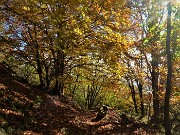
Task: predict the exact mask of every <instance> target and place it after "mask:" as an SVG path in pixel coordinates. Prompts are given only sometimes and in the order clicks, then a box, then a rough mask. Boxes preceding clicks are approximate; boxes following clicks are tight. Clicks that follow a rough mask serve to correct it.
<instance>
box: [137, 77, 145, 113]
mask: <svg viewBox="0 0 180 135" xmlns="http://www.w3.org/2000/svg"><path fill="white" fill-rule="evenodd" d="M136 82H137V86H138V90H139V97H140V103H141V106H140V108H141V115H142V116H144V103H143V95H142V94H143V92H142V84H141V83H140V82H139V81H138V80H136Z"/></svg>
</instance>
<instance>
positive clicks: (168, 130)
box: [164, 2, 172, 135]
mask: <svg viewBox="0 0 180 135" xmlns="http://www.w3.org/2000/svg"><path fill="white" fill-rule="evenodd" d="M167 8H168V16H167V37H166V54H167V68H168V73H167V83H166V93H165V103H164V127H165V134H166V135H171V124H170V118H169V100H170V94H171V89H172V80H171V79H172V56H171V49H170V43H171V38H170V36H171V12H172V7H171V2H170V3H169V4H168V7H167Z"/></svg>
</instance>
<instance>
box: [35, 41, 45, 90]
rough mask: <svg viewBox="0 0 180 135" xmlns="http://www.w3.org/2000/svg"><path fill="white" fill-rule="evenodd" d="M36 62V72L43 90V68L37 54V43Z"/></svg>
mask: <svg viewBox="0 0 180 135" xmlns="http://www.w3.org/2000/svg"><path fill="white" fill-rule="evenodd" d="M36 63H37V73H38V75H39V81H40V87H41V89H42V90H44V81H43V70H42V65H41V58H40V54H39V45H38V44H36Z"/></svg>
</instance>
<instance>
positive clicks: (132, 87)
mask: <svg viewBox="0 0 180 135" xmlns="http://www.w3.org/2000/svg"><path fill="white" fill-rule="evenodd" d="M128 85H129V88H130V90H131V96H132V100H133V102H134V109H135V112H136V113H137V114H138V106H137V101H136V92H135V88H134V84H133V81H132V80H128Z"/></svg>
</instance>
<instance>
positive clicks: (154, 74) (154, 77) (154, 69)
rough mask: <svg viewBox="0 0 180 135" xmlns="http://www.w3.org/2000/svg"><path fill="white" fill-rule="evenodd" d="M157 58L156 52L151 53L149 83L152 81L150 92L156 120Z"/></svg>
mask: <svg viewBox="0 0 180 135" xmlns="http://www.w3.org/2000/svg"><path fill="white" fill-rule="evenodd" d="M158 77H159V73H158V58H157V55H156V51H154V52H153V53H152V72H151V81H152V90H153V92H152V93H153V111H154V115H153V118H154V119H155V120H157V118H158V117H159V95H158V89H159V88H158Z"/></svg>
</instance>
